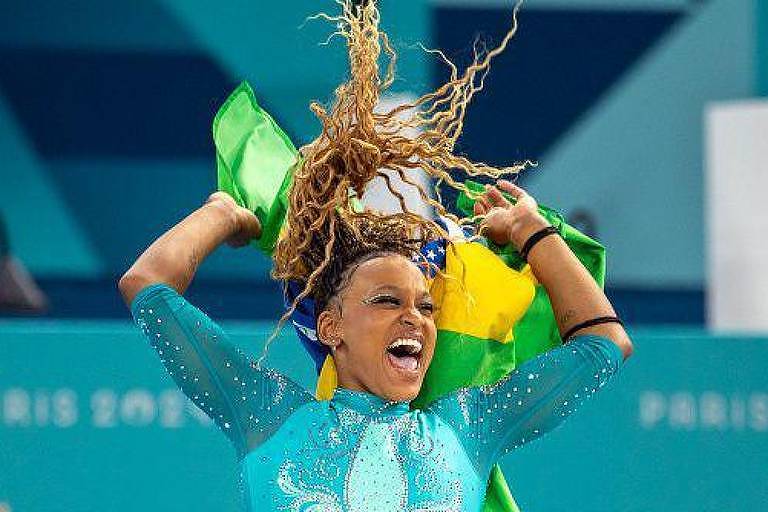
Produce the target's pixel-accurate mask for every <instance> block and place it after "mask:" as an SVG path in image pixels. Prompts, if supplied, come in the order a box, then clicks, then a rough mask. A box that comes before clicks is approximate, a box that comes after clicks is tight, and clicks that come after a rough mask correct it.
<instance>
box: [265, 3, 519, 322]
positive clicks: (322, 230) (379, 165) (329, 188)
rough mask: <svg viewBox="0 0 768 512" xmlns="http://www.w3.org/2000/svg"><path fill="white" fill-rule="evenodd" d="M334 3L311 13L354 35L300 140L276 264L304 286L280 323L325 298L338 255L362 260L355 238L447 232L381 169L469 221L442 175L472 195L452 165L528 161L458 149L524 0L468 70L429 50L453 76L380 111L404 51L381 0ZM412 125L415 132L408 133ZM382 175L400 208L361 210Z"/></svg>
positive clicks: (367, 244) (379, 246)
mask: <svg viewBox="0 0 768 512" xmlns="http://www.w3.org/2000/svg"><path fill="white" fill-rule="evenodd" d="M335 2H336V4H338V5H339V6H340V7H341V14H339V15H338V16H330V15H328V14H325V13H321V14H318V15H317V16H314V17H313V18H315V19H317V18H319V19H325V20H328V21H330V22H332V23H334V24H336V26H337V27H338V30H337V31H336V32H335V33H334V34H333V35H338V36H340V37H342V38H344V39H345V40H346V42H347V48H348V52H349V64H350V78H349V80H348V81H346V82H345V83H342V84H341V85H340V86H339V87H338V88H337V89H336V91H335V102H334V104H333V106H332V107H331V109H330V111H328V110H327V109H326V108H325V107H323V106H322V105H320V104H319V103H312V104H311V106H310V109H311V110H312V112H314V113H315V115H316V116H317V117H318V119H319V120H320V122H321V123H322V132H321V134H320V136H319V137H317V138H316V139H315V140H314V141H313V142H311V143H310V144H309V145H307V146H305V147H304V148H302V154H303V156H304V161H303V164H302V165H301V167H300V168H299V169H298V171H297V172H296V173H295V175H294V177H293V184H292V188H291V190H290V207H289V210H288V215H287V218H286V221H285V225H284V229H283V231H282V233H281V236H280V239H279V241H278V243H277V247H276V249H275V252H274V270H273V273H272V275H273V277H274V278H275V279H279V280H282V281H288V280H296V281H300V282H303V283H304V284H305V287H304V290H303V292H302V293H301V294H300V295H299V296H298V297H296V299H295V300H294V302H293V305H292V307H291V308H290V309H289V311H287V312H286V314H285V315H283V317H282V318H281V319H280V322H279V324H278V330H279V328H280V326H281V325H282V324H283V323H284V322H285V320H286V319H287V318H289V317H290V315H291V313H292V312H293V310H294V309H295V307H296V305H297V304H298V303H299V302H300V301H301V300H302V299H304V298H305V297H307V296H313V297H316V298H321V297H328V294H329V293H332V290H330V289H329V288H333V287H334V286H333V285H332V284H331V282H330V281H333V280H334V279H333V278H328V276H327V274H329V273H330V274H334V275H338V272H329V271H330V270H332V267H335V266H338V265H333V264H332V262H333V261H334V259H336V258H338V259H339V261H338V263H339V264H349V263H351V262H352V261H354V260H355V258H354V257H352V258H348V257H346V256H347V253H348V252H350V251H351V247H358V248H360V249H361V250H362V249H364V250H363V251H362V252H361V251H358V250H354V251H352V252H354V253H356V254H357V255H358V256H359V255H360V254H363V252H365V251H367V252H376V251H387V252H396V253H399V254H404V255H409V254H413V253H414V251H418V248H419V246H420V244H421V243H423V242H425V241H427V240H430V239H434V238H437V237H440V236H443V237H447V233H446V232H445V231H444V230H443V228H442V227H440V225H438V224H436V223H435V222H434V221H432V220H429V219H425V218H423V217H421V216H419V215H417V214H415V213H412V212H411V211H410V210H409V209H408V208H407V206H406V204H405V199H404V198H403V196H402V194H400V193H399V192H398V191H397V190H396V189H395V188H394V186H393V184H392V182H391V179H390V177H389V175H388V174H387V173H386V172H384V170H386V169H388V170H391V171H394V172H395V173H396V174H397V175H398V176H399V177H400V179H401V180H402V181H403V182H405V183H406V184H408V185H410V186H413V187H415V188H416V190H417V191H418V193H419V195H420V196H421V198H422V199H423V200H424V201H425V202H426V203H428V204H430V205H431V206H432V207H434V208H435V210H436V212H437V213H438V214H440V215H443V216H446V217H448V218H451V219H452V220H454V221H456V222H458V223H460V224H463V223H467V222H471V221H473V220H476V219H458V218H457V217H456V216H454V215H452V214H450V213H449V212H447V211H446V210H445V208H444V207H443V206H442V204H440V201H439V198H440V195H439V190H438V188H437V187H438V186H439V184H440V183H442V182H444V183H446V184H447V185H449V186H451V187H453V188H455V189H458V190H460V191H463V192H465V193H467V194H468V195H470V196H472V197H474V196H476V194H474V193H472V192H471V191H469V190H468V189H467V188H466V187H465V186H464V184H463V183H460V182H457V181H455V180H454V179H453V178H452V176H451V174H450V171H451V170H459V171H463V172H464V173H465V174H467V175H469V176H485V177H490V178H494V179H495V178H498V177H500V176H502V175H505V174H514V173H518V172H520V171H521V170H522V169H523V168H524V167H525V165H526V163H522V164H515V165H512V166H510V167H504V168H497V167H494V166H491V165H488V164H484V163H476V162H472V161H470V160H469V159H467V158H465V157H463V156H460V155H457V154H454V147H455V144H456V141H457V139H458V138H459V136H460V135H461V132H462V130H463V126H464V117H465V115H466V110H467V106H468V105H469V102H470V101H471V99H472V97H473V96H474V95H475V93H477V92H478V91H480V90H482V88H483V83H484V80H485V77H486V75H487V73H488V71H489V69H490V62H491V60H492V59H493V58H494V57H495V56H496V55H498V54H499V53H501V52H502V51H504V49H505V48H506V46H507V44H508V43H509V41H510V40H511V38H512V37H513V36H514V34H515V32H516V29H517V11H518V9H519V7H520V3H518V4H517V6H516V7H515V9H514V11H513V16H512V27H511V29H510V30H509V32H508V33H507V34H506V35H505V37H504V38H503V39H502V41H501V43H500V44H499V45H498V47H496V48H494V49H493V50H491V51H489V52H484V51H483V50H482V49H481V46H480V45H478V44H475V47H474V60H473V63H472V64H471V65H470V66H469V67H468V68H467V69H466V70H465V71H464V72H463V74H461V76H459V71H458V68H457V67H456V65H454V64H453V63H452V62H451V61H450V60H449V59H448V58H447V57H446V56H445V55H444V54H443V53H442V52H441V51H440V50H426V49H425V50H426V51H427V52H429V53H432V54H435V55H437V56H438V57H439V58H440V59H441V60H442V61H444V62H445V63H446V64H447V65H448V66H449V68H450V70H451V78H450V80H449V81H448V82H447V83H446V84H444V85H443V86H441V87H440V88H438V89H437V90H435V91H433V92H430V93H428V94H425V95H424V96H422V97H420V98H418V99H417V100H415V101H414V102H413V103H409V104H404V105H400V106H398V107H396V108H394V109H392V110H390V111H388V112H384V113H376V112H375V108H376V106H377V105H378V104H379V99H380V96H381V94H382V93H383V92H384V91H386V90H387V89H388V88H389V87H390V86H391V85H392V83H393V82H394V76H395V64H396V62H397V55H396V53H395V51H394V50H393V49H392V46H391V45H390V42H389V38H388V37H387V34H386V33H385V32H383V31H382V30H380V28H379V21H380V16H379V10H378V8H377V7H376V4H375V2H372V1H368V2H364V3H363V5H362V6H361V5H355V4H354V3H353V2H352V1H351V0H335ZM382 50H383V52H384V54H385V55H386V57H387V59H388V64H387V69H386V73H385V75H384V77H383V78H382V77H381V76H380V73H379V59H380V57H381V54H382ZM414 131H415V132H417V133H418V134H417V135H415V136H406V135H405V134H406V133H413V132H414ZM417 169H421V170H423V171H424V172H426V173H427V174H429V175H430V176H431V177H432V178H434V179H435V180H436V184H435V193H436V195H437V197H438V200H434V199H432V198H431V197H430V195H429V194H428V193H427V191H426V190H425V189H424V187H423V186H422V185H420V184H419V183H417V182H416V181H414V179H413V178H412V177H411V175H412V173H413V171H415V170H417ZM377 176H380V177H381V178H383V179H384V180H385V183H386V185H387V188H388V189H389V191H390V192H391V193H392V194H393V195H394V196H395V197H396V198H397V199H398V200H399V202H400V206H401V209H402V213H397V214H393V215H382V214H374V213H371V212H355V211H354V208H353V202H352V200H353V198H360V197H361V196H362V195H363V192H364V191H365V189H366V186H367V185H368V184H369V183H370V182H371V181H372V180H373V179H374V178H376V177H377ZM393 235H394V236H393ZM351 240H354V242H351ZM398 240H399V242H398ZM357 259H359V258H357ZM319 312H320V311H317V312H316V313H319ZM276 332H277V331H276Z"/></svg>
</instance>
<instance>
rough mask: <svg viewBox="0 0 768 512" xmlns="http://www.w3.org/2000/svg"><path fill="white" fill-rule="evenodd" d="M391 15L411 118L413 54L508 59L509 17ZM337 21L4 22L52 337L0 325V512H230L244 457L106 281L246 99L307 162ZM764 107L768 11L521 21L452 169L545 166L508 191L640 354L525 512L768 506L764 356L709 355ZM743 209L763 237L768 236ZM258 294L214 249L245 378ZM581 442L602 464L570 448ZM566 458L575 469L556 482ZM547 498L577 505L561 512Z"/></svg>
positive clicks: (386, 1) (450, 10) (573, 434)
mask: <svg viewBox="0 0 768 512" xmlns="http://www.w3.org/2000/svg"><path fill="white" fill-rule="evenodd" d="M381 8H382V15H383V22H384V25H385V27H386V28H388V29H389V30H390V32H391V36H392V38H393V42H394V44H395V46H396V48H397V50H398V51H399V53H400V68H399V69H400V71H399V76H400V79H399V80H398V81H397V82H396V84H395V87H394V91H393V92H394V93H396V94H408V95H413V94H419V93H421V92H425V91H427V90H429V89H430V88H432V87H434V86H435V85H437V84H438V83H440V81H441V80H443V79H444V78H445V77H446V70H445V68H444V66H443V65H441V64H440V63H439V62H436V61H434V60H433V59H431V58H427V57H426V56H425V55H424V53H423V52H422V51H421V50H420V49H419V47H418V43H423V44H424V45H425V46H428V47H439V48H442V49H444V50H445V51H446V54H447V55H448V56H449V57H451V58H452V59H455V60H456V61H457V62H459V63H461V64H466V63H467V62H468V59H469V58H470V56H471V49H472V42H473V41H474V39H475V37H476V36H478V35H479V37H480V38H481V39H482V40H484V41H487V42H488V44H489V45H490V44H493V42H494V41H498V40H499V38H500V37H501V36H502V35H503V33H504V32H505V30H506V29H507V27H508V25H509V22H510V11H511V2H510V1H508V0H432V1H425V0H421V1H416V0H412V1H407V2H406V1H400V0H381ZM322 9H327V10H328V11H332V10H333V9H334V5H333V3H332V2H331V1H330V0H329V1H325V0H323V1H321V2H318V1H317V0H312V1H310V0H293V1H292V2H289V3H286V2H262V1H253V0H252V1H244V0H226V1H221V2H216V3H214V2H204V1H199V0H135V1H133V2H116V1H109V0H101V1H95V0H69V1H65V0H59V1H50V2H28V1H21V0H4V1H3V2H2V3H0V155H2V157H3V158H2V161H1V163H0V219H2V221H3V222H4V225H5V228H6V229H5V231H6V232H7V240H6V242H7V246H8V248H9V249H10V253H11V254H13V255H14V256H15V258H16V260H17V261H18V262H19V263H20V264H21V265H23V266H24V267H26V269H27V270H28V271H29V274H30V275H29V276H28V277H29V278H30V279H31V280H34V281H35V282H36V283H37V285H38V286H39V288H40V290H41V291H42V293H43V294H44V295H45V296H47V309H46V311H45V312H44V313H42V314H40V316H41V317H42V318H41V319H29V318H27V317H28V316H29V315H30V313H18V312H5V313H0V315H4V316H6V317H21V318H5V319H0V511H3V512H5V510H4V509H3V507H6V509H7V510H11V508H12V509H13V510H68V511H69V510H105V509H109V510H121V511H122V510H126V511H127V510H144V509H147V508H146V507H147V506H148V505H156V506H150V508H149V509H167V510H181V509H182V508H183V509H185V510H203V509H206V507H209V508H210V507H213V506H220V507H221V510H230V509H234V507H235V502H236V497H235V491H234V489H235V486H236V484H235V480H236V477H235V473H236V470H235V469H234V468H233V466H232V464H231V462H232V461H231V460H230V458H231V457H232V454H231V453H230V450H229V448H228V447H227V446H226V443H225V442H224V439H223V437H222V436H219V435H218V434H217V433H216V432H214V431H213V429H211V428H209V427H207V426H206V425H205V421H204V420H202V419H201V418H199V416H196V415H195V413H194V411H192V410H191V409H189V408H188V404H187V403H186V402H185V401H183V400H181V399H179V398H178V396H177V395H176V394H174V393H173V390H172V384H171V383H170V381H169V380H167V379H166V378H165V377H163V375H162V372H161V369H160V365H159V363H157V362H156V361H154V359H153V357H152V354H151V353H150V352H149V350H148V349H146V347H143V346H142V345H141V341H140V337H139V335H138V331H135V330H134V329H133V328H132V327H131V326H130V325H129V324H128V320H127V318H128V314H127V311H126V310H125V308H124V306H123V305H122V303H121V301H120V299H119V297H118V295H117V293H116V280H117V278H118V277H119V276H120V274H121V273H122V272H124V271H125V270H126V269H127V268H128V266H129V265H130V264H131V262H132V261H133V260H134V259H135V258H136V257H137V255H138V254H139V253H140V252H141V251H142V250H143V249H144V248H145V247H146V246H147V245H149V243H151V241H152V240H153V239H154V238H156V237H157V236H158V235H159V234H161V233H162V232H163V231H164V230H166V229H167V228H169V227H170V226H171V225H173V224H174V223H175V222H176V221H178V220H179V219H180V218H181V217H183V216H184V215H186V214H187V213H188V212H190V211H191V210H192V209H194V208H196V207H197V206H198V205H199V204H201V202H202V201H204V199H205V198H206V197H207V195H208V194H210V193H211V192H212V191H213V190H214V187H215V158H214V148H213V144H212V141H211V121H212V119H213V116H214V114H215V112H216V111H217V109H218V107H219V106H220V105H221V103H222V101H223V100H224V99H225V98H226V97H227V95H228V94H229V92H231V91H232V90H233V89H234V87H235V86H236V85H237V84H238V83H239V82H240V81H242V80H248V81H249V82H250V83H251V84H252V85H253V87H254V89H255V90H256V93H257V96H258V97H259V101H260V102H261V103H262V104H263V105H264V106H265V107H266V108H267V109H268V110H269V111H270V112H271V113H272V114H273V116H274V117H275V118H276V119H277V120H278V121H279V123H280V124H281V125H282V126H283V128H285V129H286V131H287V132H288V133H289V134H290V136H291V137H292V139H293V140H294V142H295V143H296V144H297V145H300V144H304V143H306V142H308V141H310V140H311V139H312V138H313V137H314V136H315V134H316V133H317V131H318V124H317V122H316V121H315V120H314V119H313V116H312V114H311V113H310V112H309V110H308V104H309V102H310V101H312V100H319V101H322V102H327V101H329V99H330V98H331V94H332V91H333V88H334V86H335V85H336V84H338V83H339V81H340V80H341V79H342V78H343V77H344V74H345V60H344V59H345V52H344V48H343V46H342V44H341V42H340V41H339V40H338V39H336V40H331V42H330V44H329V45H328V46H321V45H319V43H321V42H323V41H325V40H326V38H327V36H328V35H329V34H330V32H331V31H332V27H331V26H329V25H328V24H327V23H324V22H322V21H307V17H308V16H310V15H311V14H313V13H315V12H317V11H319V10H322ZM767 95H768V1H766V0H688V1H685V0H530V1H528V2H526V3H525V5H524V7H523V10H522V12H521V14H520V28H519V32H518V34H517V36H516V38H515V40H514V42H513V44H512V45H511V47H510V48H509V49H508V50H507V51H506V53H504V54H503V55H501V56H500V57H499V58H498V59H497V61H496V62H495V64H494V66H493V69H492V72H491V74H490V76H489V78H488V80H487V81H486V86H485V90H484V91H483V92H482V94H480V95H479V96H477V97H476V100H475V101H474V102H473V104H472V106H471V108H470V110H469V114H468V118H467V122H466V130H465V135H464V137H463V138H462V139H461V141H460V149H461V151H463V152H466V153H467V154H468V155H470V156H472V157H473V158H475V159H479V160H484V161H488V162H491V163H494V164H504V163H509V162H512V161H517V160H522V159H531V160H535V161H537V162H538V166H537V167H535V168H532V169H530V170H528V171H526V172H525V173H524V174H523V175H522V176H521V177H520V181H521V183H522V184H523V185H524V186H526V187H527V188H528V189H529V190H530V191H531V193H532V194H534V196H536V197H537V198H538V199H539V200H540V202H542V203H544V204H547V205H549V206H553V207H555V208H557V209H559V210H560V211H562V213H563V214H564V215H565V216H566V218H567V219H569V220H570V221H571V222H573V223H575V224H577V225H579V226H580V227H582V228H583V229H584V230H586V231H588V232H590V233H592V234H594V235H595V236H596V237H597V238H598V239H599V240H600V241H601V242H603V243H604V244H605V245H606V247H607V249H608V256H609V260H608V285H607V286H608V292H609V295H610V296H611V298H612V299H613V301H614V303H615V305H616V306H617V309H618V310H619V312H620V314H621V315H622V316H623V317H624V318H625V320H627V321H628V323H629V324H630V326H631V327H632V328H633V333H635V335H636V341H637V344H638V347H639V350H638V354H637V356H636V357H635V359H634V360H633V362H632V363H631V365H630V367H629V368H628V370H627V376H626V377H625V381H624V383H623V384H622V385H621V387H619V388H618V389H616V390H612V391H610V394H607V398H606V399H604V400H603V399H601V400H598V401H596V403H595V404H591V405H590V408H588V410H587V411H586V412H585V414H584V415H583V417H581V416H579V417H577V418H575V419H574V421H573V422H572V424H569V425H568V426H566V427H565V428H564V429H563V431H562V433H561V434H557V435H553V436H552V439H555V441H552V442H544V443H540V444H535V445H533V446H531V447H528V448H526V449H525V450H523V451H522V452H521V453H520V454H519V455H513V456H512V457H510V458H509V461H508V462H505V469H507V471H509V473H510V474H511V475H514V476H511V477H510V482H511V484H512V487H513V491H514V492H515V495H516V496H518V497H519V499H520V501H521V503H522V504H523V505H526V507H524V509H525V510H532V511H534V510H552V511H555V510H557V511H560V510H564V507H566V506H568V505H569V504H572V505H573V506H574V508H580V509H582V510H587V511H589V510H595V511H597V510H643V511H648V510H667V509H668V508H669V506H672V505H674V506H675V508H676V509H677V510H697V511H699V510H722V509H723V507H726V509H729V510H760V509H761V506H760V505H758V504H760V503H762V504H764V503H766V502H768V495H766V494H765V489H768V485H766V484H768V481H766V480H767V479H766V474H765V470H764V461H765V454H766V453H768V449H767V448H768V445H766V432H767V431H768V412H766V411H768V395H767V394H766V393H767V392H768V383H766V380H765V372H764V371H763V368H764V365H765V364H764V363H765V360H766V358H765V355H764V354H765V346H766V344H765V341H766V339H765V335H764V334H761V333H756V335H755V336H752V337H750V338H731V337H720V336H713V335H712V334H711V333H709V332H707V331H706V330H705V329H704V326H705V324H706V321H707V308H706V300H705V296H706V294H707V292H708V288H709V287H710V285H711V282H712V279H711V276H710V275H709V270H708V268H711V267H710V266H708V261H707V259H708V256H707V254H708V252H707V251H708V247H709V242H708V226H707V221H706V218H707V215H706V214H707V211H709V210H708V209H709V208H710V206H711V205H710V204H708V202H707V199H706V198H707V197H708V196H707V191H706V180H705V171H706V169H707V161H706V157H705V155H706V147H705V140H706V138H705V131H706V122H705V114H706V112H707V109H709V108H712V107H713V105H714V106H717V105H721V104H725V105H729V104H731V103H734V102H737V103H738V102H741V101H743V100H750V101H761V100H763V101H764V98H765V96H767ZM754 168H755V169H757V170H758V171H759V169H763V170H768V168H766V166H765V163H760V162H758V163H757V164H756V165H755V167H754ZM737 199H738V198H737ZM755 206H756V205H746V207H745V210H747V211H749V214H748V215H761V216H762V217H761V218H765V214H764V213H761V212H760V210H759V209H757V210H754V209H753V207H755ZM755 236H756V237H760V236H763V235H760V234H759V233H755ZM2 242H3V241H2V240H0V247H4V244H3V243H2ZM2 253H3V251H0V255H2ZM732 266H733V265H732ZM736 270H738V269H736ZM268 271H269V262H268V261H267V260H265V259H264V258H263V257H262V256H261V255H260V254H258V253H257V252H256V251H254V250H250V249H246V250H240V251H234V250H230V249H226V248H224V249H221V250H219V251H218V252H217V253H216V254H215V255H214V256H213V257H211V258H210V260H209V261H207V262H206V263H205V264H204V265H203V267H202V268H201V270H200V273H199V276H198V278H197V280H196V282H195V284H194V285H193V287H192V289H191V290H190V293H189V296H190V298H191V300H192V301H193V302H195V303H196V304H198V305H200V306H202V307H203V309H205V310H206V311H207V312H209V313H210V314H211V316H213V317H214V318H216V319H218V320H221V321H223V322H225V324H226V325H227V326H228V328H229V329H231V331H232V332H233V333H234V334H235V338H236V339H237V340H239V341H241V342H242V343H243V344H244V345H245V346H250V347H251V349H253V350H255V348H254V347H256V346H258V344H259V343H258V341H257V340H263V338H264V336H265V333H266V332H268V330H269V328H270V327H271V325H272V323H271V322H273V321H274V320H275V318H277V316H278V314H279V312H280V305H281V300H280V297H279V294H278V293H277V290H276V287H275V286H274V285H273V284H272V283H271V281H270V280H269V277H268ZM2 282H3V281H1V280H0V283H2ZM725 286H727V283H726V284H725ZM0 291H2V290H0ZM1 296H2V293H0V297H1ZM766 317H768V311H766ZM233 320H247V321H248V323H247V324H243V323H232V321H233ZM662 326H666V327H662ZM670 326H672V327H670ZM734 340H739V343H733V342H734ZM284 341H285V343H279V344H276V346H279V347H280V348H278V349H277V350H276V351H275V353H274V355H272V354H271V355H270V358H271V359H272V360H273V362H274V363H275V364H276V365H277V366H278V367H279V368H281V369H284V370H285V371H286V372H288V373H290V374H292V375H294V374H295V375H296V376H297V380H299V381H301V382H303V383H305V384H306V385H307V386H311V383H312V376H311V369H310V367H309V364H308V361H305V358H304V356H302V355H300V354H299V349H298V347H296V344H295V343H294V341H293V340H291V339H290V336H286V338H285V340H284ZM153 361H154V362H153ZM305 363H307V364H305ZM662 363H663V364H662ZM664 364H666V366H664ZM608 417H611V418H612V419H611V420H609V421H610V424H607V423H606V418H608ZM611 426H616V431H615V432H613V431H612V430H611V428H610V427H611ZM593 434H594V435H595V436H596V437H598V438H600V439H603V440H605V439H607V440H608V441H606V443H605V444H603V445H601V446H600V447H592V446H591V445H589V444H583V440H584V439H585V438H588V437H589V436H590V435H593ZM558 436H559V437H558ZM580 443H581V444H580ZM575 446H579V447H581V448H579V450H581V451H580V452H579V456H578V457H571V458H568V459H567V460H566V461H563V460H562V459H561V458H559V456H558V454H559V453H560V450H572V449H573V448H574V447H575ZM49 447H51V448H49ZM569 453H571V454H572V452H569ZM79 457H82V459H81V460H82V461H83V463H82V464H80V465H78V464H77V463H75V462H73V461H75V460H78V458H79ZM200 460H204V461H206V462H205V463H204V464H201V463H200V462H199V461H200ZM150 461H151V464H150V463H149V462H150ZM761 461H762V462H761ZM41 467H46V468H47V469H46V470H45V471H42V472H41V471H38V468H41ZM558 467H560V469H558ZM596 472H598V473H596ZM177 474H183V475H185V476H184V478H181V479H178V478H176V475H177ZM595 474H599V475H600V479H599V480H596V479H594V478H590V477H589V475H595ZM576 475H578V477H577V478H575V479H574V477H575V476H576ZM585 475H586V476H585ZM633 475H636V478H635V479H634V480H633V479H632V476H633ZM566 481H568V482H569V483H568V484H565V483H564V482H566ZM190 482H195V483H194V484H193V485H192V484H190ZM551 482H558V484H562V485H565V486H566V487H562V492H560V493H553V492H552V485H551ZM598 482H599V483H602V484H604V486H603V487H601V486H599V485H597V483H598ZM692 482H696V483H697V484H696V485H693V484H692ZM155 483H156V485H157V486H158V490H159V491H158V494H157V496H156V498H155V499H156V500H157V503H156V504H148V503H147V502H146V501H145V500H144V499H142V498H143V497H145V496H146V495H147V494H146V489H147V487H148V486H152V485H154V484H155ZM131 486H136V488H138V489H140V491H139V492H138V493H136V492H134V493H131V492H128V491H127V489H128V487H131ZM47 492H52V493H53V494H57V495H58V496H61V502H60V503H58V504H52V503H51V500H48V499H47V498H48V496H46V493H47ZM571 497H572V500H571ZM142 507H144V508H142ZM228 507H229V508H228Z"/></svg>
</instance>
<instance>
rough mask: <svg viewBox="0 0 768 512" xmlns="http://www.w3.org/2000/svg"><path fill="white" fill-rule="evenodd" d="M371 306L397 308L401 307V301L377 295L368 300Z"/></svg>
mask: <svg viewBox="0 0 768 512" xmlns="http://www.w3.org/2000/svg"><path fill="white" fill-rule="evenodd" d="M368 303H369V304H393V305H395V306H399V305H400V299H398V298H397V297H393V296H392V295H377V296H375V297H373V298H371V299H369V300H368Z"/></svg>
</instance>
